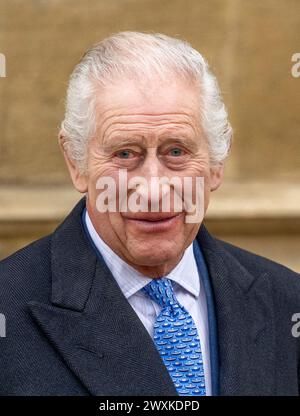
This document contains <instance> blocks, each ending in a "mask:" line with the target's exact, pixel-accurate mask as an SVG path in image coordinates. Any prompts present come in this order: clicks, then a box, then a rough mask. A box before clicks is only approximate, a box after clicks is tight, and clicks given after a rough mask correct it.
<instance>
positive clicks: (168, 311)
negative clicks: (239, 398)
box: [141, 277, 206, 396]
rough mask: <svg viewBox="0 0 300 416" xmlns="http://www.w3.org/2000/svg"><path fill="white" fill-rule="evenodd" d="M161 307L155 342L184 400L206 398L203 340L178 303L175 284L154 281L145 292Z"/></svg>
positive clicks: (190, 318)
mask: <svg viewBox="0 0 300 416" xmlns="http://www.w3.org/2000/svg"><path fill="white" fill-rule="evenodd" d="M141 291H142V292H144V293H146V294H147V295H148V296H150V298H151V299H152V300H153V301H155V302H156V303H158V305H160V306H161V308H162V309H161V312H160V314H159V315H158V316H157V318H156V322H155V324H154V342H155V345H156V348H157V349H158V351H159V353H160V355H161V357H162V359H163V362H164V364H165V365H166V367H167V369H168V371H169V373H170V375H171V377H172V380H173V382H174V384H175V387H176V389H177V392H178V394H179V395H180V396H205V395H206V393H205V381H204V370H203V361H202V353H201V346H200V339H199V336H198V332H197V329H196V326H195V323H194V321H193V318H192V317H191V315H190V314H189V313H188V311H187V310H186V309H185V308H184V307H183V306H182V305H180V303H179V302H178V300H177V299H176V297H175V295H174V292H173V287H172V282H171V281H170V280H169V279H166V278H164V277H162V278H160V279H153V280H152V281H151V282H150V283H148V284H147V285H146V286H145V287H143V288H142V289H141Z"/></svg>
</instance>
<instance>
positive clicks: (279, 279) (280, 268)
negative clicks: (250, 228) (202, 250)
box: [217, 239, 300, 299]
mask: <svg viewBox="0 0 300 416" xmlns="http://www.w3.org/2000/svg"><path fill="white" fill-rule="evenodd" d="M217 242H218V244H219V245H220V246H221V247H222V249H223V250H225V251H227V252H228V253H229V254H230V255H231V256H233V257H234V258H235V259H236V260H238V261H239V263H240V264H241V265H242V266H243V267H244V268H245V269H246V270H248V271H249V272H250V273H251V274H252V275H254V276H261V275H262V274H264V275H265V276H266V277H268V278H269V280H270V281H271V283H272V285H273V287H274V288H275V289H277V290H279V291H280V292H284V293H290V294H294V295H296V296H297V298H298V299H300V274H299V273H297V272H295V271H293V270H291V269H290V268H288V267H286V266H284V265H282V264H280V263H277V262H275V261H273V260H270V259H268V258H266V257H263V256H260V255H258V254H255V253H252V252H250V251H248V250H245V249H243V248H240V247H237V246H234V245H233V244H230V243H228V242H225V241H223V240H219V239H218V240H217Z"/></svg>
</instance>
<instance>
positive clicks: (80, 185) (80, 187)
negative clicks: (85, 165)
mask: <svg viewBox="0 0 300 416" xmlns="http://www.w3.org/2000/svg"><path fill="white" fill-rule="evenodd" d="M58 144H59V147H60V150H61V151H62V154H63V156H64V159H65V162H66V165H67V167H68V170H69V173H70V176H71V179H72V182H73V185H74V187H75V189H77V191H78V192H80V193H85V192H87V189H88V182H87V177H86V175H84V174H83V173H82V172H81V171H80V169H79V168H78V165H77V163H76V161H75V160H73V159H72V158H71V157H70V156H69V154H68V151H67V146H66V139H65V137H64V136H63V135H62V134H59V136H58Z"/></svg>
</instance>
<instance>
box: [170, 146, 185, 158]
mask: <svg viewBox="0 0 300 416" xmlns="http://www.w3.org/2000/svg"><path fill="white" fill-rule="evenodd" d="M169 154H170V156H175V157H176V156H177V157H178V156H182V155H183V151H182V149H180V148H179V147H174V148H173V149H171V150H170V151H169Z"/></svg>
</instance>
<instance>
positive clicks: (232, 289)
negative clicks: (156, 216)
mask: <svg viewBox="0 0 300 416" xmlns="http://www.w3.org/2000/svg"><path fill="white" fill-rule="evenodd" d="M198 241H199V243H200V245H201V248H202V251H203V255H204V257H205V259H206V263H207V266H208V270H209V274H210V278H211V284H212V287H213V292H214V299H215V310H216V318H217V336H218V346H219V365H220V368H219V388H220V395H272V394H274V393H275V390H274V389H275V370H274V369H275V357H274V345H275V341H274V336H275V335H274V328H273V325H274V311H273V307H272V302H271V291H270V283H269V280H268V279H267V276H266V275H265V274H261V275H258V276H255V277H254V276H253V275H252V274H250V273H249V272H248V271H247V270H246V269H245V268H244V267H243V266H242V265H241V263H239V261H238V260H237V258H236V257H234V256H232V254H230V253H229V251H227V250H226V249H224V248H223V245H221V244H220V243H219V242H218V241H217V240H216V239H214V238H213V237H211V236H210V235H209V234H208V232H207V231H206V229H205V227H204V226H202V227H201V229H200V232H199V235H198Z"/></svg>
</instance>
